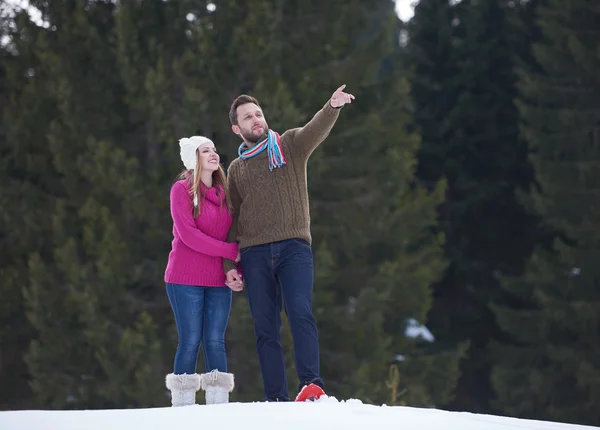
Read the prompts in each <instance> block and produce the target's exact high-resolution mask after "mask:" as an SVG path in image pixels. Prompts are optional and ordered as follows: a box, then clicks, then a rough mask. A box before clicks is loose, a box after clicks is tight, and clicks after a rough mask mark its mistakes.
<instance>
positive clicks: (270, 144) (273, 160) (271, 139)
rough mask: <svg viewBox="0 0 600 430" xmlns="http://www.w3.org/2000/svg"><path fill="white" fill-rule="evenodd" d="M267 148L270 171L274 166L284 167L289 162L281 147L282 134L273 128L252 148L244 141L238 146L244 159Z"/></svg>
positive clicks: (239, 153)
mask: <svg viewBox="0 0 600 430" xmlns="http://www.w3.org/2000/svg"><path fill="white" fill-rule="evenodd" d="M244 148H245V149H244ZM265 148H266V149H267V153H268V155H269V170H270V171H273V168H274V167H282V166H283V165H284V164H287V162H286V160H285V157H284V155H283V150H282V149H281V141H280V136H279V134H278V133H276V132H274V131H273V130H269V133H268V134H267V137H266V138H265V139H264V140H262V141H260V142H258V143H257V144H256V145H255V146H254V147H252V148H248V147H247V146H246V143H242V144H241V145H240V147H239V148H238V155H239V156H240V158H242V159H243V160H246V159H248V158H252V157H254V156H255V155H258V154H260V153H261V152H263V151H264V150H265Z"/></svg>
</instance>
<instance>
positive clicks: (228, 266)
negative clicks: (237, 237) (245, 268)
mask: <svg viewBox="0 0 600 430" xmlns="http://www.w3.org/2000/svg"><path fill="white" fill-rule="evenodd" d="M223 269H225V274H227V272H229V271H230V270H237V263H236V262H235V261H233V260H230V259H228V258H224V259H223Z"/></svg>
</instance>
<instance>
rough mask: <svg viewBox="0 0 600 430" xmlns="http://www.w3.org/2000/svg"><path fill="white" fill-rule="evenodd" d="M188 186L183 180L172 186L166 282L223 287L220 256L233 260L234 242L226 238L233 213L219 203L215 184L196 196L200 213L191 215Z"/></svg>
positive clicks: (223, 275) (223, 277) (190, 198)
mask: <svg viewBox="0 0 600 430" xmlns="http://www.w3.org/2000/svg"><path fill="white" fill-rule="evenodd" d="M188 190H189V186H188V185H187V181H185V180H182V181H177V182H176V183H174V184H173V186H172V187H171V197H170V198H171V217H172V218H173V241H172V242H171V252H170V253H169V261H168V263H167V268H166V270H165V282H168V283H172V284H183V285H196V286H203V287H222V286H224V285H225V272H224V270H223V260H222V259H223V258H228V259H231V260H235V258H236V257H237V254H238V245H237V243H228V242H226V240H227V233H228V232H229V227H230V226H231V222H232V216H231V215H229V213H228V212H227V206H225V204H224V203H223V207H222V208H221V207H220V205H221V203H220V200H219V196H218V195H217V189H216V187H212V188H206V187H204V188H203V190H202V191H203V192H202V193H201V194H200V193H199V194H200V195H199V196H198V198H199V200H200V205H201V206H200V207H201V212H200V216H198V218H196V219H194V218H193V213H192V210H193V206H192V197H191V196H190V194H189V192H188ZM202 194H204V196H202ZM221 194H223V193H221Z"/></svg>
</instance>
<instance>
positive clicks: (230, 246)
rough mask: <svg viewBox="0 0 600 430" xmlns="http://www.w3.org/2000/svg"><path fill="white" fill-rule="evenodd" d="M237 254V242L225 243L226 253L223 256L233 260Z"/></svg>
mask: <svg viewBox="0 0 600 430" xmlns="http://www.w3.org/2000/svg"><path fill="white" fill-rule="evenodd" d="M237 256H238V244H237V243H236V242H231V243H227V254H225V255H224V256H223V257H224V258H228V259H230V260H235V259H236V258H237Z"/></svg>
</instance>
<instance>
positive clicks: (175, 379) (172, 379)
mask: <svg viewBox="0 0 600 430" xmlns="http://www.w3.org/2000/svg"><path fill="white" fill-rule="evenodd" d="M165 385H166V386H167V388H168V389H169V390H170V391H193V392H196V391H198V390H199V389H200V375H198V374H197V373H192V374H191V375H188V374H185V373H184V374H182V375H175V374H174V373H169V374H168V375H167V377H166V378H165Z"/></svg>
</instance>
